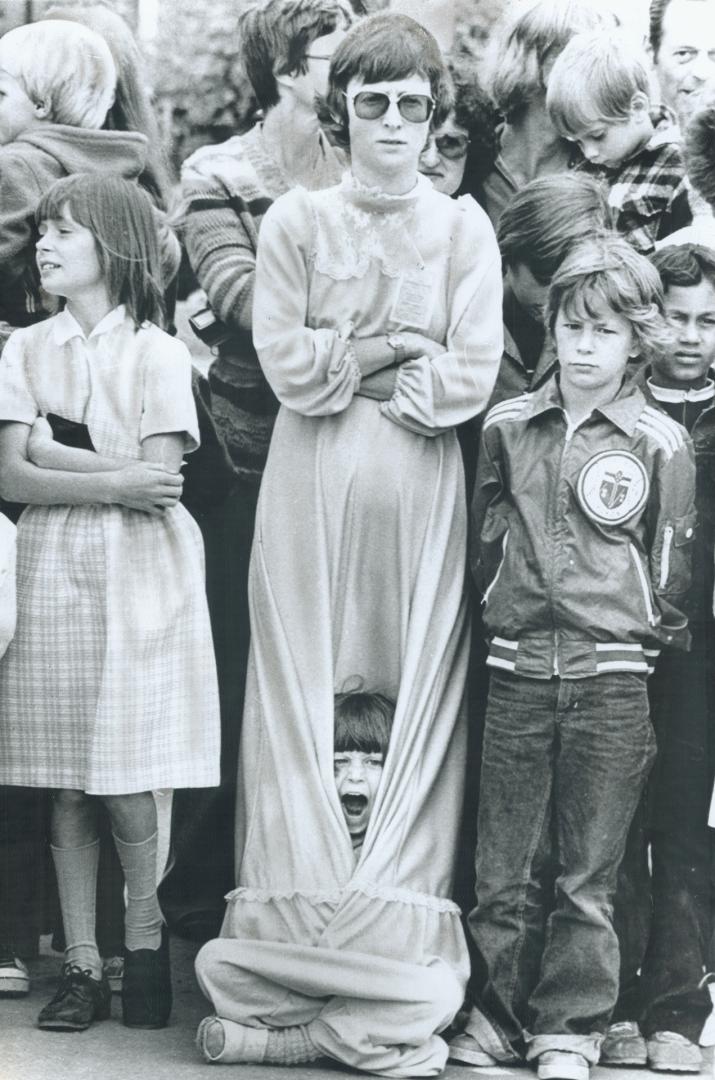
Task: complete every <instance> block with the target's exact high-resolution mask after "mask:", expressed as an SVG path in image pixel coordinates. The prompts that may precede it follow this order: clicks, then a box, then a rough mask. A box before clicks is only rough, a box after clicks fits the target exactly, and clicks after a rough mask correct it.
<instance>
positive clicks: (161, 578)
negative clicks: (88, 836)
mask: <svg viewBox="0 0 715 1080" xmlns="http://www.w3.org/2000/svg"><path fill="white" fill-rule="evenodd" d="M48 413H55V414H57V415H59V416H62V417H64V418H65V419H67V420H73V421H76V422H78V423H85V424H86V425H87V426H88V428H89V433H90V436H91V439H92V443H93V445H94V447H95V449H96V450H97V452H98V453H100V454H103V455H106V456H107V457H115V458H119V459H124V460H126V461H127V462H130V461H139V460H141V442H142V440H143V439H145V438H147V437H148V436H150V435H156V434H162V433H164V434H165V433H168V432H183V433H184V435H185V444H186V450H187V451H190V450H192V449H194V448H195V447H196V446H197V445H198V429H197V420H196V410H195V407H194V402H193V397H192V394H191V365H190V358H189V354H188V351H187V349H186V347H185V346H184V345H183V344H182V343H181V342H180V341H177V340H175V339H174V338H171V337H169V335H168V334H165V333H164V332H163V331H161V330H159V328H158V327H156V326H152V325H151V324H148V323H147V324H145V325H144V326H142V327H141V328H140V329H139V330H135V328H134V324H133V322H132V321H131V319H130V318H129V317H128V316H127V315H126V313H125V310H124V307H123V306H120V307H118V308H114V309H113V311H111V312H109V314H108V315H107V316H105V318H104V319H103V320H102V321H101V322H100V323H99V324H98V325H97V326H96V327H95V328H94V330H93V331H92V333H91V334H90V335H89V337H88V338H87V337H85V335H84V334H83V332H82V330H81V328H80V327H79V325H78V323H77V322H76V321H75V319H73V317H72V315H71V314H70V313H69V311H66V310H65V311H63V312H61V313H60V314H59V315H56V316H54V317H53V318H51V319H47V320H46V321H44V322H40V323H37V324H36V325H34V326H31V327H28V328H27V329H24V330H17V331H15V333H14V334H13V335H12V336H11V337H10V339H9V341H8V343H7V345H6V347H5V350H4V352H3V355H2V358H1V359H0V420H14V421H19V422H21V423H25V424H32V423H33V421H34V420H35V418H36V417H37V416H38V415H43V416H44V415H47V414H48ZM17 601H18V603H17V607H18V618H17V629H16V632H15V637H14V640H13V641H12V643H11V645H10V647H9V649H8V651H7V653H6V655H5V657H4V658H3V661H2V663H1V664H0V784H15V785H22V786H26V787H48V788H75V789H78V790H82V791H86V792H88V793H89V794H98V795H113V794H114V795H124V794H130V793H131V792H137V791H149V790H151V789H152V788H163V787H190V786H200V787H206V786H211V785H213V784H216V783H218V779H219V749H220V729H219V715H218V692H217V684H216V670H215V663H214V657H213V646H212V642H211V630H210V627H209V621H208V610H207V605H206V596H205V589H204V564H203V545H202V541H201V534H200V533H199V530H198V526H197V525H196V524H195V522H194V521H193V519H192V518H191V516H190V515H189V514H188V512H187V511H186V510H185V509H184V507H183V506H181V505H177V506H175V507H173V508H172V509H171V510H168V511H166V512H165V513H164V514H163V515H162V516H160V517H153V516H150V515H149V514H145V513H142V512H140V511H138V510H129V509H126V508H125V507H122V506H118V505H100V504H92V505H87V506H65V505H60V506H29V507H27V509H26V510H24V511H23V514H22V516H21V518H20V520H19V523H18V531H17Z"/></svg>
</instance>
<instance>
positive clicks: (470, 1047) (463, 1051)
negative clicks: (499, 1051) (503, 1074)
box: [449, 1031, 499, 1066]
mask: <svg viewBox="0 0 715 1080" xmlns="http://www.w3.org/2000/svg"><path fill="white" fill-rule="evenodd" d="M449 1060H450V1061H457V1062H459V1063H460V1064H462V1065H482V1066H489V1065H498V1064H499V1062H498V1061H497V1059H496V1058H495V1057H493V1056H492V1055H491V1054H488V1053H487V1051H486V1050H482V1048H481V1046H480V1045H479V1043H478V1042H477V1040H476V1039H475V1038H474V1036H473V1035H469V1034H468V1033H467V1032H466V1031H464V1032H462V1034H461V1035H455V1037H454V1038H453V1039H450V1041H449Z"/></svg>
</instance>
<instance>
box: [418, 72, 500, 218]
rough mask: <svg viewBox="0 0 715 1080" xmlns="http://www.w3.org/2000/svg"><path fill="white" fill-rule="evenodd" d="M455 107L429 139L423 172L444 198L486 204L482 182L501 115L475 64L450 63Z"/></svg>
mask: <svg viewBox="0 0 715 1080" xmlns="http://www.w3.org/2000/svg"><path fill="white" fill-rule="evenodd" d="M449 71H450V74H451V76H452V84H453V87H454V108H453V109H452V111H451V112H450V113H449V115H448V116H447V118H446V120H444V122H443V123H442V124H440V126H439V127H438V128H434V129H433V130H432V131H431V132H430V135H429V138H428V139H427V142H426V144H425V148H424V150H423V151H422V155H421V157H420V172H421V173H424V175H425V176H428V177H429V178H430V180H431V181H432V184H433V185H434V187H436V189H437V191H442V192H444V194H445V195H453V196H459V195H471V196H472V198H474V199H476V200H477V202H478V203H479V205H480V206H484V205H485V200H484V192H483V191H482V181H483V180H484V178H485V177H486V176H488V175H489V173H490V172H491V170H492V168H493V166H494V160H495V158H496V152H497V123H498V119H499V117H498V113H497V111H496V109H495V108H494V106H493V105H492V104H491V102H490V100H489V98H488V97H487V95H486V93H485V92H484V90H483V89H482V87H481V86H480V84H479V78H478V75H477V72H476V68H475V65H474V63H473V62H471V61H467V60H464V59H462V58H460V59H459V60H455V59H452V60H450V61H449ZM485 209H486V207H485Z"/></svg>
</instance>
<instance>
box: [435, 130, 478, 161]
mask: <svg viewBox="0 0 715 1080" xmlns="http://www.w3.org/2000/svg"><path fill="white" fill-rule="evenodd" d="M433 138H434V144H435V146H436V147H437V153H438V154H441V155H442V157H446V158H449V160H450V161H459V159H460V158H463V157H466V155H467V150H468V149H469V136H468V135H435V136H433Z"/></svg>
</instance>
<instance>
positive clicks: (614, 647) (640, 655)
mask: <svg viewBox="0 0 715 1080" xmlns="http://www.w3.org/2000/svg"><path fill="white" fill-rule="evenodd" d="M596 656H597V660H596V674H601V673H602V672H605V671H645V672H647V671H648V670H649V667H648V661H647V658H646V655H645V650H644V648H643V646H642V645H639V644H637V643H636V644H634V643H633V642H618V641H613V642H611V641H609V642H602V641H599V642H597V643H596Z"/></svg>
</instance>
